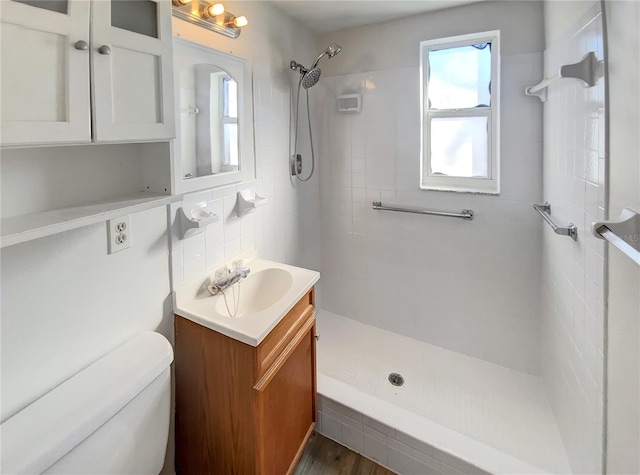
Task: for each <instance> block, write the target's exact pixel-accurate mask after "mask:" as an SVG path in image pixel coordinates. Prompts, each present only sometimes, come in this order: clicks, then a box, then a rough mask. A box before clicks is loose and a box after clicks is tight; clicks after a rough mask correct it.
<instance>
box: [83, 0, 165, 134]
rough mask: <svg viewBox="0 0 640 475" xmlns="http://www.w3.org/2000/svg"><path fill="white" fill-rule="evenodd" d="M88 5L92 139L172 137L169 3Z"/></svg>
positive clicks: (119, 0)
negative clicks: (90, 25) (89, 7)
mask: <svg viewBox="0 0 640 475" xmlns="http://www.w3.org/2000/svg"><path fill="white" fill-rule="evenodd" d="M92 8H93V9H92V34H91V36H92V55H93V71H92V72H93V75H92V91H93V96H92V97H93V136H94V139H95V140H96V141H98V142H119V141H133V140H135V141H151V140H162V139H171V138H174V136H175V130H174V113H173V53H172V51H173V46H172V38H171V2H170V1H169V0H111V1H106V0H99V1H94V2H93V7H92Z"/></svg>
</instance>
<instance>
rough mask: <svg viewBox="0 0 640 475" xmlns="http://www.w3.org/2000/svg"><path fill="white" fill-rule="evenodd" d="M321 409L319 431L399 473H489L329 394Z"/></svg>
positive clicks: (426, 474) (401, 474)
mask: <svg viewBox="0 0 640 475" xmlns="http://www.w3.org/2000/svg"><path fill="white" fill-rule="evenodd" d="M318 409H319V410H318V421H319V423H318V425H317V426H316V430H317V431H318V432H319V433H321V434H322V435H324V436H326V437H328V438H330V439H332V440H335V441H336V442H338V443H340V444H342V445H344V446H345V447H348V448H349V449H351V450H353V451H354V452H358V453H359V454H362V455H363V456H365V457H367V458H368V459H371V460H374V461H375V462H377V463H378V464H380V465H382V466H384V467H386V468H388V469H390V470H393V471H394V472H396V473H398V474H399V475H416V474H420V475H448V474H466V475H484V474H487V473H488V472H485V471H484V470H481V469H480V468H478V467H476V466H474V465H472V464H470V463H468V462H465V461H464V460H461V459H459V458H457V457H454V456H452V455H451V454H448V453H446V452H443V451H441V450H439V449H437V448H435V447H433V446H431V445H429V444H425V443H424V442H421V441H419V440H417V439H414V438H412V437H410V436H408V435H407V434H404V433H402V432H400V431H396V430H395V429H394V428H392V427H389V426H386V425H384V424H382V423H381V422H378V421H376V420H375V419H371V418H370V417H367V416H364V415H362V414H360V413H359V412H357V411H354V410H353V409H351V408H349V407H346V406H344V405H342V404H340V403H338V402H336V401H334V400H332V399H329V398H327V397H324V396H318Z"/></svg>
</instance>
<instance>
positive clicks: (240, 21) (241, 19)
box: [233, 16, 249, 28]
mask: <svg viewBox="0 0 640 475" xmlns="http://www.w3.org/2000/svg"><path fill="white" fill-rule="evenodd" d="M248 23H249V21H248V20H247V17H246V16H237V17H235V18H234V19H233V26H235V27H236V28H242V27H243V26H247V24H248Z"/></svg>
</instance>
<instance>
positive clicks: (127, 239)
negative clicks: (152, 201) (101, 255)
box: [107, 215, 131, 254]
mask: <svg viewBox="0 0 640 475" xmlns="http://www.w3.org/2000/svg"><path fill="white" fill-rule="evenodd" d="M130 247H131V215H127V216H121V217H120V218H113V219H110V220H108V221H107V253H108V254H113V253H114V252H119V251H122V250H123V249H128V248H130Z"/></svg>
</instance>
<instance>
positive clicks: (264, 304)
mask: <svg viewBox="0 0 640 475" xmlns="http://www.w3.org/2000/svg"><path fill="white" fill-rule="evenodd" d="M291 284H293V276H292V275H291V272H289V271H288V270H286V269H282V268H278V267H271V268H267V269H264V270H260V271H257V272H253V271H252V272H251V273H250V274H249V276H248V277H247V278H246V279H244V280H243V281H242V282H240V285H239V286H237V285H236V286H235V287H236V288H235V289H228V290H225V293H226V300H227V302H226V304H225V298H224V296H223V295H222V293H219V294H218V295H216V296H214V297H213V299H214V300H216V304H215V306H214V309H215V311H216V313H218V314H220V315H223V316H226V317H227V318H231V315H229V312H232V314H233V313H235V316H234V317H233V318H242V317H246V316H250V315H254V314H256V313H259V312H262V311H263V310H265V309H267V308H269V307H271V306H272V305H274V304H276V303H277V302H278V301H279V300H280V299H281V298H282V297H284V295H285V294H286V293H287V291H288V290H289V289H290V288H291ZM234 292H235V294H234ZM236 295H239V298H238V300H239V302H240V305H239V308H238V311H237V312H236V307H235V303H236V299H235V297H236ZM227 305H228V306H229V309H228V310H227Z"/></svg>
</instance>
